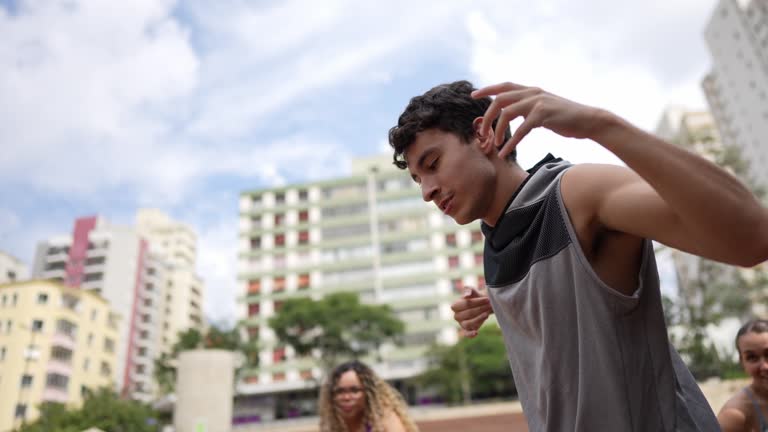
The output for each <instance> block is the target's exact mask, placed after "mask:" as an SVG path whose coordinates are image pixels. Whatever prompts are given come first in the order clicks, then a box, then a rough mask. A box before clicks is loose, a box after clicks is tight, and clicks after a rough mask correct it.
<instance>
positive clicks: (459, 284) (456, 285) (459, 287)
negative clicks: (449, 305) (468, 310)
mask: <svg viewBox="0 0 768 432" xmlns="http://www.w3.org/2000/svg"><path fill="white" fill-rule="evenodd" d="M451 286H452V287H453V290H454V291H456V292H462V291H463V290H464V282H463V281H462V280H461V279H458V278H457V279H452V280H451Z"/></svg>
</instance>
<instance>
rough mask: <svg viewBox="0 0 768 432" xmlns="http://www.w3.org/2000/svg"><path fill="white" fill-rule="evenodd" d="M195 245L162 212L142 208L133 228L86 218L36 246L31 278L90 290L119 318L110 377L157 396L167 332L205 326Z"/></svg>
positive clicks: (135, 392) (127, 390)
mask: <svg viewBox="0 0 768 432" xmlns="http://www.w3.org/2000/svg"><path fill="white" fill-rule="evenodd" d="M194 244H195V238H194V233H192V232H191V230H188V228H186V227H184V226H183V225H181V224H179V223H177V222H173V221H171V220H170V219H168V218H167V216H164V215H162V214H161V213H159V212H156V211H140V212H139V215H138V217H137V226H135V227H133V226H122V225H114V224H110V223H108V222H107V221H105V220H104V219H101V218H99V217H95V216H93V217H84V218H80V219H77V220H76V221H75V225H74V230H73V233H72V234H71V235H62V236H57V237H55V238H51V239H48V240H46V241H44V242H41V243H40V244H39V245H38V248H37V254H36V257H35V263H34V268H33V274H34V276H35V277H36V278H42V279H52V280H57V281H61V282H63V283H64V284H66V285H68V286H72V287H79V288H82V289H88V290H93V291H95V292H96V293H98V294H100V295H101V296H102V297H104V298H105V299H106V300H107V301H108V302H109V303H110V304H111V305H112V307H113V308H114V310H115V311H116V312H117V313H118V314H120V315H121V316H122V320H121V322H120V328H119V331H118V334H119V335H120V338H119V340H118V344H117V367H116V368H115V371H114V374H115V376H114V379H115V381H116V383H117V386H118V388H119V389H120V390H121V392H122V393H123V394H125V395H129V396H130V397H132V398H134V399H139V400H144V401H149V400H152V399H153V398H155V397H156V396H157V391H158V388H157V385H156V383H155V381H154V377H153V372H154V361H155V359H156V358H158V357H159V356H160V354H161V353H162V352H167V351H168V350H169V349H170V346H171V345H172V344H173V343H174V342H175V333H173V334H171V332H173V331H180V330H185V329H186V328H189V327H197V328H201V329H202V326H203V320H202V292H203V288H202V282H201V281H200V279H199V278H198V277H197V276H196V275H195V274H194V263H195V255H196V250H195V246H194ZM181 293H183V294H181Z"/></svg>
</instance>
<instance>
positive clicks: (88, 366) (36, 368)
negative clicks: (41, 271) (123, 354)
mask: <svg viewBox="0 0 768 432" xmlns="http://www.w3.org/2000/svg"><path fill="white" fill-rule="evenodd" d="M117 324H118V316H117V315H116V314H115V313H114V312H112V309H111V308H110V305H109V303H107V301H106V300H104V299H103V298H101V297H99V296H98V295H97V294H95V293H93V292H90V291H87V290H80V289H76V288H70V287H67V286H64V285H62V284H60V283H58V282H52V281H44V280H33V281H27V282H18V283H10V284H2V285H0V432H6V431H10V430H12V429H13V428H14V427H18V426H20V425H21V424H22V422H30V421H32V420H34V419H35V418H36V417H37V416H38V406H39V405H40V404H41V403H43V402H60V403H65V404H67V405H70V406H77V405H79V404H81V403H82V400H83V398H82V396H83V394H84V392H85V391H86V389H97V388H99V387H105V386H106V387H110V388H115V382H116V373H117V368H116V361H117V358H116V346H117V343H118V340H117V337H118V332H117V327H118V326H117Z"/></svg>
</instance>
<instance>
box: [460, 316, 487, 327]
mask: <svg viewBox="0 0 768 432" xmlns="http://www.w3.org/2000/svg"><path fill="white" fill-rule="evenodd" d="M490 315H491V314H490V313H488V312H485V313H482V314H480V315H478V316H476V317H475V318H472V319H468V320H464V321H461V322H460V324H461V328H463V329H464V330H467V331H472V330H478V329H480V326H481V325H483V323H484V322H485V320H487V319H488V317H489V316H490Z"/></svg>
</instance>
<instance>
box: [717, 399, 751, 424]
mask: <svg viewBox="0 0 768 432" xmlns="http://www.w3.org/2000/svg"><path fill="white" fill-rule="evenodd" d="M717 422H718V423H719V424H720V428H721V429H722V431H723V432H749V425H748V424H747V416H746V414H745V413H744V411H742V410H741V409H739V408H738V403H737V402H736V401H735V400H734V398H731V400H729V401H728V402H726V403H725V405H723V407H722V408H721V409H720V412H719V413H717Z"/></svg>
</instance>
